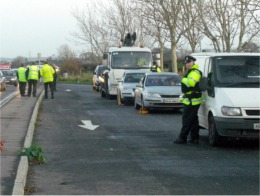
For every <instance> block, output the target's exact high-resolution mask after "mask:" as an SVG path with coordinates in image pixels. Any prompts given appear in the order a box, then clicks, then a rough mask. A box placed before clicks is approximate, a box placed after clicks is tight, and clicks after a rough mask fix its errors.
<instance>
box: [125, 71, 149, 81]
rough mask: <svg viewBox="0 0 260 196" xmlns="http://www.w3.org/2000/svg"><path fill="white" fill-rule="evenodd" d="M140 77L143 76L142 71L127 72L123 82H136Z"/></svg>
mask: <svg viewBox="0 0 260 196" xmlns="http://www.w3.org/2000/svg"><path fill="white" fill-rule="evenodd" d="M142 77H144V73H127V74H126V76H125V79H124V83H138V82H140V80H141V78H142Z"/></svg>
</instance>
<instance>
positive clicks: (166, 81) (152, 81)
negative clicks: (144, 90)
mask: <svg viewBox="0 0 260 196" xmlns="http://www.w3.org/2000/svg"><path fill="white" fill-rule="evenodd" d="M145 85H146V86H180V85H181V77H180V76H179V75H172V76H169V75H158V76H157V75H152V76H148V77H147V79H146V83H145Z"/></svg>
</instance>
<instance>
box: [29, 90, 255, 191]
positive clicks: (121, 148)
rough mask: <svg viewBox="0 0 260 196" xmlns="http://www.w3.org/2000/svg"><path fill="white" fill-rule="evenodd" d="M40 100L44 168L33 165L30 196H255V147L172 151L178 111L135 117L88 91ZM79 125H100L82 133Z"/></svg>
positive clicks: (38, 139)
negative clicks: (180, 195)
mask: <svg viewBox="0 0 260 196" xmlns="http://www.w3.org/2000/svg"><path fill="white" fill-rule="evenodd" d="M57 88H58V91H57V92H56V94H55V99H53V100H52V99H48V100H43V103H42V105H41V108H40V111H39V116H38V120H37V125H36V129H35V135H34V141H33V143H34V144H39V145H41V146H42V148H43V150H44V156H45V157H46V159H47V163H45V164H41V165H31V166H30V167H29V174H28V180H27V185H26V187H27V190H30V191H31V193H30V194H33V195H56V194H59V195H71V194H73V195H78V194H80V195H97V194H100V195H122V194H124V195H126V194H130V195H154V194H155V195H164V194H166V195H176V194H177V195H178V194H188V195H212V194H213V195H221V194H225V195H241V194H243V195H251V194H252V195H258V194H259V145H258V144H255V143H251V142H248V141H242V142H241V141H229V142H227V143H226V144H223V146H221V147H218V148H217V147H211V146H210V145H209V144H208V141H207V137H206V135H207V133H206V131H205V130H201V133H200V134H201V144H200V145H191V144H187V145H176V144H173V143H172V142H171V140H172V139H175V138H177V136H178V134H179V131H180V128H181V112H172V111H171V112H170V111H159V112H152V113H149V114H139V113H138V111H137V110H135V109H134V107H133V106H118V105H117V104H116V100H107V99H104V98H101V97H100V95H99V94H98V93H97V92H93V91H92V86H90V85H58V87H57ZM82 120H86V121H91V123H92V124H93V125H98V127H97V128H96V129H94V128H93V129H94V130H89V129H86V128H83V127H81V126H79V125H83V122H82Z"/></svg>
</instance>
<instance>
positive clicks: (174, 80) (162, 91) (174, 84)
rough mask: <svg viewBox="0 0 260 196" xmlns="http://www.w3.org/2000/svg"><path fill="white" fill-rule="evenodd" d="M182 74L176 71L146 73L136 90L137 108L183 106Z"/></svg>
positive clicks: (135, 100)
mask: <svg viewBox="0 0 260 196" xmlns="http://www.w3.org/2000/svg"><path fill="white" fill-rule="evenodd" d="M181 94H182V93H181V76H180V75H178V74H176V73H168V72H167V73H166V72H160V73H156V72H153V73H146V74H145V76H144V77H143V79H142V80H141V81H140V83H139V84H138V85H137V86H136V88H135V92H134V96H135V99H134V105H135V108H136V109H139V108H140V107H141V108H142V109H145V108H146V109H149V108H176V109H179V108H182V107H183V105H182V103H181V101H180V96H181Z"/></svg>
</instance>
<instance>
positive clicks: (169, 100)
mask: <svg viewBox="0 0 260 196" xmlns="http://www.w3.org/2000/svg"><path fill="white" fill-rule="evenodd" d="M177 102H179V99H164V103H177Z"/></svg>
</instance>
